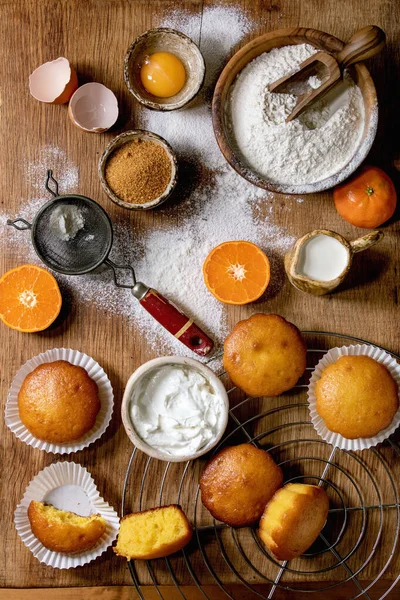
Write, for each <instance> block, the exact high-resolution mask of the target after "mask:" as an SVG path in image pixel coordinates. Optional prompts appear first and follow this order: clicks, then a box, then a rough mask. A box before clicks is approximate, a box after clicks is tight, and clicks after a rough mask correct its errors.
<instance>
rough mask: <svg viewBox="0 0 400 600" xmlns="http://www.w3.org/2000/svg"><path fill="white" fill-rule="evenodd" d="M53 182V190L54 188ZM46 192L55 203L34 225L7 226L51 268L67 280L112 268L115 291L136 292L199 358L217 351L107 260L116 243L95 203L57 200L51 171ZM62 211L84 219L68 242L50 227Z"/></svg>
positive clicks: (107, 220)
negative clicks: (25, 236) (25, 234)
mask: <svg viewBox="0 0 400 600" xmlns="http://www.w3.org/2000/svg"><path fill="white" fill-rule="evenodd" d="M50 183H51V184H52V187H50ZM45 186H46V189H47V190H48V191H49V192H50V193H51V194H52V196H53V199H52V200H50V201H49V202H47V203H46V204H44V205H43V206H42V207H41V209H40V210H39V211H38V213H37V214H36V215H35V217H34V219H33V222H32V223H29V222H28V221H26V220H25V219H22V218H20V217H19V218H17V219H15V220H13V221H11V220H8V221H7V224H8V225H11V226H12V227H14V228H15V229H18V230H20V231H23V230H26V229H29V230H30V231H31V239H32V244H33V247H34V248H35V252H36V254H37V255H38V256H39V258H40V260H42V261H43V262H44V264H45V265H47V266H48V267H49V268H50V269H52V270H53V271H57V272H58V273H63V274H64V275H83V274H85V273H90V272H92V271H94V270H95V269H97V268H98V267H99V266H100V265H106V266H108V267H109V268H110V269H112V272H113V277H114V283H115V285H116V286H117V287H121V288H128V289H131V290H132V293H133V295H134V296H135V298H137V299H138V300H139V302H140V304H141V305H142V306H143V307H144V308H145V309H146V310H147V311H148V312H149V313H150V314H151V315H152V316H153V317H154V318H155V319H156V320H157V321H158V322H159V323H160V324H161V325H162V326H163V327H165V329H167V331H169V332H170V333H172V335H174V336H175V337H176V338H177V339H179V341H181V342H182V343H183V344H185V346H187V347H188V348H190V349H191V350H193V352H195V353H196V354H199V355H200V356H205V355H206V354H208V353H209V352H210V351H211V349H212V348H213V342H212V340H211V339H210V338H209V337H208V336H207V335H206V334H205V333H204V332H203V331H202V330H201V329H200V327H198V326H197V325H196V324H195V323H194V322H193V321H192V320H191V319H189V318H188V317H187V316H186V315H184V314H183V313H182V312H181V311H180V310H179V309H178V308H177V307H176V306H174V305H173V304H171V303H170V302H169V301H168V300H167V299H166V298H164V297H163V296H162V295H161V294H159V293H158V292H157V291H156V290H153V289H151V288H149V287H148V286H146V285H145V284H143V283H141V282H140V281H137V280H136V276H135V271H134V269H133V267H132V266H130V265H117V264H116V263H114V262H113V261H112V260H110V258H109V257H108V255H109V253H110V251H111V247H112V243H113V228H112V224H111V220H110V218H109V216H108V215H107V213H106V211H105V210H104V209H103V208H102V207H101V206H100V205H99V204H98V203H97V202H95V201H94V200H91V199H90V198H87V197H86V196H79V195H75V194H68V195H61V196H60V195H59V193H58V183H57V181H56V180H55V179H54V177H53V172H52V171H51V170H49V171H48V172H47V179H46V184H45ZM60 206H74V207H76V208H77V209H78V210H79V212H80V213H81V215H82V217H83V227H82V228H81V229H80V230H79V231H77V233H76V235H75V236H74V237H73V238H72V239H69V240H65V239H62V237H61V236H60V235H59V234H57V231H56V230H55V229H54V228H53V227H52V226H51V221H52V215H54V211H55V210H56V209H57V208H58V207H60ZM119 270H124V271H128V272H129V274H130V277H131V279H132V282H131V283H125V282H124V283H122V282H121V281H119V279H118V271H119Z"/></svg>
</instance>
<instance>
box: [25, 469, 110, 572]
mask: <svg viewBox="0 0 400 600" xmlns="http://www.w3.org/2000/svg"><path fill="white" fill-rule="evenodd" d="M71 485H73V486H79V488H80V490H78V489H77V488H76V487H75V488H73V491H72V489H71V488H68V487H66V488H64V487H63V486H71ZM50 493H52V494H53V498H51V496H50ZM54 494H56V497H57V501H55V500H54V498H55V496H54ZM31 500H36V501H37V502H40V501H42V500H44V501H48V502H49V503H52V502H54V505H55V506H56V508H60V509H62V510H69V511H71V512H77V513H78V514H81V515H82V516H89V515H90V514H94V513H99V514H100V515H101V516H102V517H104V519H105V520H106V521H107V529H106V531H105V532H104V534H103V535H102V537H101V538H100V539H99V541H98V542H97V543H96V545H95V546H93V547H92V548H89V550H86V551H85V552H80V553H75V554H64V553H62V552H53V551H52V550H49V549H48V548H46V547H45V546H43V544H42V543H41V542H39V540H38V539H37V538H36V537H35V536H34V535H33V533H32V530H31V525H30V522H29V519H28V507H29V504H30V502H31ZM14 523H15V527H16V529H17V532H18V535H19V536H20V538H21V540H22V541H23V543H24V544H25V546H26V547H27V548H29V550H30V551H31V552H32V554H33V556H34V557H35V558H37V559H38V560H39V561H40V562H42V563H45V564H46V565H48V566H50V567H54V568H55V569H71V568H74V567H79V566H82V565H85V564H87V563H88V562H91V561H92V560H94V559H95V558H97V557H98V556H101V554H103V553H104V552H106V550H107V549H108V548H109V547H110V546H111V544H112V543H113V542H114V540H115V539H116V537H117V534H118V529H119V517H118V514H117V513H116V512H115V510H114V509H113V507H112V506H110V505H109V504H108V503H107V502H105V501H104V499H103V498H101V497H100V494H99V492H98V490H97V487H96V485H95V483H94V481H93V478H92V477H91V475H90V473H89V472H88V471H87V470H86V469H85V468H84V467H81V465H78V464H76V463H74V462H59V463H54V464H52V465H50V466H49V467H46V468H45V469H43V471H40V473H38V474H37V475H36V477H34V478H33V479H32V481H31V482H30V484H29V485H28V487H27V488H26V490H25V494H24V497H23V498H22V500H21V502H20V504H19V505H18V506H17V508H16V509H15V513H14Z"/></svg>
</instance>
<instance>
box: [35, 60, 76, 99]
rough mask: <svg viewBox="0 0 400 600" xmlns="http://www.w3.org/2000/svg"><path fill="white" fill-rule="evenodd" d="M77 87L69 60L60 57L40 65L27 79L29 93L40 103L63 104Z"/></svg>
mask: <svg viewBox="0 0 400 600" xmlns="http://www.w3.org/2000/svg"><path fill="white" fill-rule="evenodd" d="M77 87H78V77H77V76H76V73H75V71H74V69H73V67H72V66H71V65H70V63H69V60H68V59H66V58H64V57H62V56H60V58H56V60H52V61H50V62H46V63H44V64H43V65H40V67H38V68H37V69H35V71H33V73H32V74H31V75H30V77H29V91H30V93H31V95H32V96H33V97H34V98H36V100H39V101H40V102H46V103H47V104H65V103H66V102H68V100H69V99H70V98H71V96H72V94H73V93H74V92H75V90H76V89H77Z"/></svg>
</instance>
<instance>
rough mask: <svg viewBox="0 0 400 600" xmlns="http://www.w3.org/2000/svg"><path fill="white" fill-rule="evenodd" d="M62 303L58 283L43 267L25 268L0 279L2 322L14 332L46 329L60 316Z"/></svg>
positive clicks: (30, 266)
mask: <svg viewBox="0 0 400 600" xmlns="http://www.w3.org/2000/svg"><path fill="white" fill-rule="evenodd" d="M61 303H62V298H61V293H60V290H59V287H58V284H57V281H56V280H55V278H54V277H53V275H51V274H50V273H49V272H48V271H46V270H45V269H43V268H42V267H38V266H36V265H23V266H22V267H17V268H16V269H12V270H11V271H8V272H7V273H5V274H4V275H3V277H2V278H1V279H0V318H1V320H2V321H3V322H4V323H5V324H6V325H8V327H11V329H17V330H18V331H25V332H34V331H42V330H43V329H46V328H47V327H49V326H50V325H51V324H52V323H53V322H54V321H55V319H56V318H57V316H58V315H59V313H60V310H61Z"/></svg>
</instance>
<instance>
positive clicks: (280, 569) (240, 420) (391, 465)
mask: <svg viewBox="0 0 400 600" xmlns="http://www.w3.org/2000/svg"><path fill="white" fill-rule="evenodd" d="M303 334H304V336H305V338H306V341H307V346H308V348H309V349H308V350H307V371H306V374H305V376H304V377H303V378H302V380H300V382H299V383H298V385H297V386H296V387H295V388H293V390H291V391H290V392H289V393H287V394H285V395H284V396H281V397H280V398H244V397H243V394H242V392H240V390H238V389H237V388H235V387H229V380H228V379H227V376H226V374H225V373H224V372H223V371H222V370H221V372H220V373H219V374H220V376H221V378H222V379H223V380H224V382H225V383H226V385H227V389H228V393H229V397H230V405H231V409H230V413H229V414H230V424H229V426H228V429H227V432H226V434H225V436H224V438H223V440H222V441H221V443H220V444H219V446H218V447H217V448H216V449H215V450H214V451H213V453H215V452H217V451H218V449H220V448H221V447H222V446H225V445H234V444H239V443H243V442H248V443H252V444H254V445H256V446H258V447H260V448H264V449H266V450H268V451H269V452H270V453H271V455H272V456H273V458H274V460H275V461H276V462H277V463H278V464H279V465H280V466H281V468H282V470H283V473H284V481H285V483H288V482H293V481H297V482H304V483H312V484H317V485H322V486H323V487H324V488H325V490H326V492H327V494H328V496H329V500H330V510H329V515H328V519H327V522H326V525H325V527H324V529H323V530H322V532H321V534H320V536H319V538H318V539H317V541H316V542H315V543H314V544H313V546H312V547H311V548H310V549H309V550H308V551H307V553H306V554H304V555H303V556H301V557H299V558H297V559H295V560H292V561H289V562H278V561H277V560H276V559H275V558H274V557H273V555H271V554H270V553H269V552H268V550H267V549H266V548H265V546H264V545H263V544H262V542H261V540H260V538H259V537H258V534H257V527H256V526H255V527H246V528H240V529H234V528H231V527H229V526H227V525H224V524H222V523H220V522H218V521H215V520H214V519H213V518H212V517H211V515H210V514H209V513H208V511H207V510H206V509H205V508H204V507H203V506H202V503H201V497H200V492H199V485H198V481H199V476H200V473H201V471H202V468H203V466H204V464H205V459H204V460H203V459H199V460H197V461H191V462H187V463H166V462H160V461H157V460H154V459H151V458H148V457H147V456H146V455H144V454H143V453H142V452H140V451H138V450H137V449H136V448H135V449H134V450H133V452H132V455H131V458H130V460H129V464H128V468H127V473H126V477H125V481H124V487H123V495H122V514H123V515H124V514H128V513H129V512H134V511H138V510H145V509H146V508H152V507H154V506H162V505H165V504H181V506H182V507H183V509H184V511H185V512H186V514H187V515H188V518H189V519H190V520H191V522H192V523H193V526H194V532H195V533H194V536H193V540H192V542H191V543H190V544H189V545H188V546H187V547H186V548H185V549H184V550H182V551H181V552H180V553H177V554H176V555H173V556H171V557H169V558H165V559H159V560H157V561H155V560H154V561H146V562H144V561H130V563H129V569H130V572H131V575H132V578H133V582H134V585H135V586H136V589H137V592H138V594H139V597H140V598H141V599H143V600H144V596H143V593H142V591H141V586H143V585H150V586H154V588H155V589H156V593H157V597H159V598H160V599H163V598H165V596H164V595H163V591H165V588H163V586H165V585H166V586H175V588H176V593H177V594H178V596H179V597H180V598H182V599H186V598H187V596H186V595H185V586H196V587H197V589H198V592H199V593H200V595H201V597H203V598H205V599H209V600H213V598H212V593H211V592H210V588H209V587H208V586H215V585H217V586H218V587H219V588H220V589H221V590H223V591H224V593H225V595H226V597H227V598H230V599H231V600H237V598H238V597H239V594H240V593H243V590H245V591H246V593H247V595H246V598H247V597H249V598H253V597H254V598H264V599H272V598H274V595H275V593H276V592H277V591H278V590H279V592H280V594H279V597H280V598H281V597H283V598H284V597H285V596H288V597H289V596H290V595H291V593H293V592H305V593H304V594H303V595H304V598H308V597H310V596H308V595H307V594H313V596H312V597H313V598H315V599H316V600H317V599H318V600H320V599H321V598H324V594H323V592H326V591H327V590H332V591H333V590H334V589H335V588H336V589H337V593H338V596H339V595H340V597H341V598H343V597H344V596H343V595H342V592H341V591H340V588H341V586H343V585H344V584H347V586H349V585H351V586H352V588H354V589H353V592H350V594H349V595H348V596H346V597H348V598H349V600H350V599H351V600H353V599H356V598H367V599H369V600H381V599H383V598H387V597H389V595H390V594H391V592H392V591H393V590H394V589H395V587H396V586H397V583H398V581H399V580H400V574H399V573H400V548H399V546H400V544H399V543H398V542H399V531H400V504H399V486H398V482H399V481H400V446H399V443H398V441H397V439H396V436H397V433H395V434H394V436H392V438H391V439H389V440H387V441H386V442H385V443H384V444H382V445H380V446H379V447H377V448H372V449H370V450H364V451H362V452H348V451H345V450H340V449H338V448H334V447H332V446H331V445H330V444H328V443H326V442H325V441H323V440H322V439H321V438H319V436H318V435H317V433H316V432H315V430H314V428H313V426H312V423H311V421H310V417H309V412H308V408H307V396H306V388H307V382H308V378H309V376H310V372H311V371H312V370H313V369H314V367H315V365H316V364H317V362H318V361H319V360H320V358H321V357H322V356H323V354H324V353H325V352H326V351H327V350H326V349H327V348H331V347H334V346H338V345H343V344H344V345H348V344H352V343H368V342H365V340H361V339H359V338H354V337H351V336H343V335H340V334H334V333H328V332H316V331H305V332H303ZM392 356H394V358H396V359H400V357H399V356H397V355H394V354H392ZM215 360H217V359H215V358H214V359H212V360H211V361H210V362H212V361H215ZM215 364H217V363H215ZM225 380H226V381H225ZM378 582H379V584H378ZM214 589H215V588H214ZM347 589H348V587H346V590H347ZM238 590H241V592H239V591H238ZM390 597H393V596H392V595H390Z"/></svg>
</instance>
